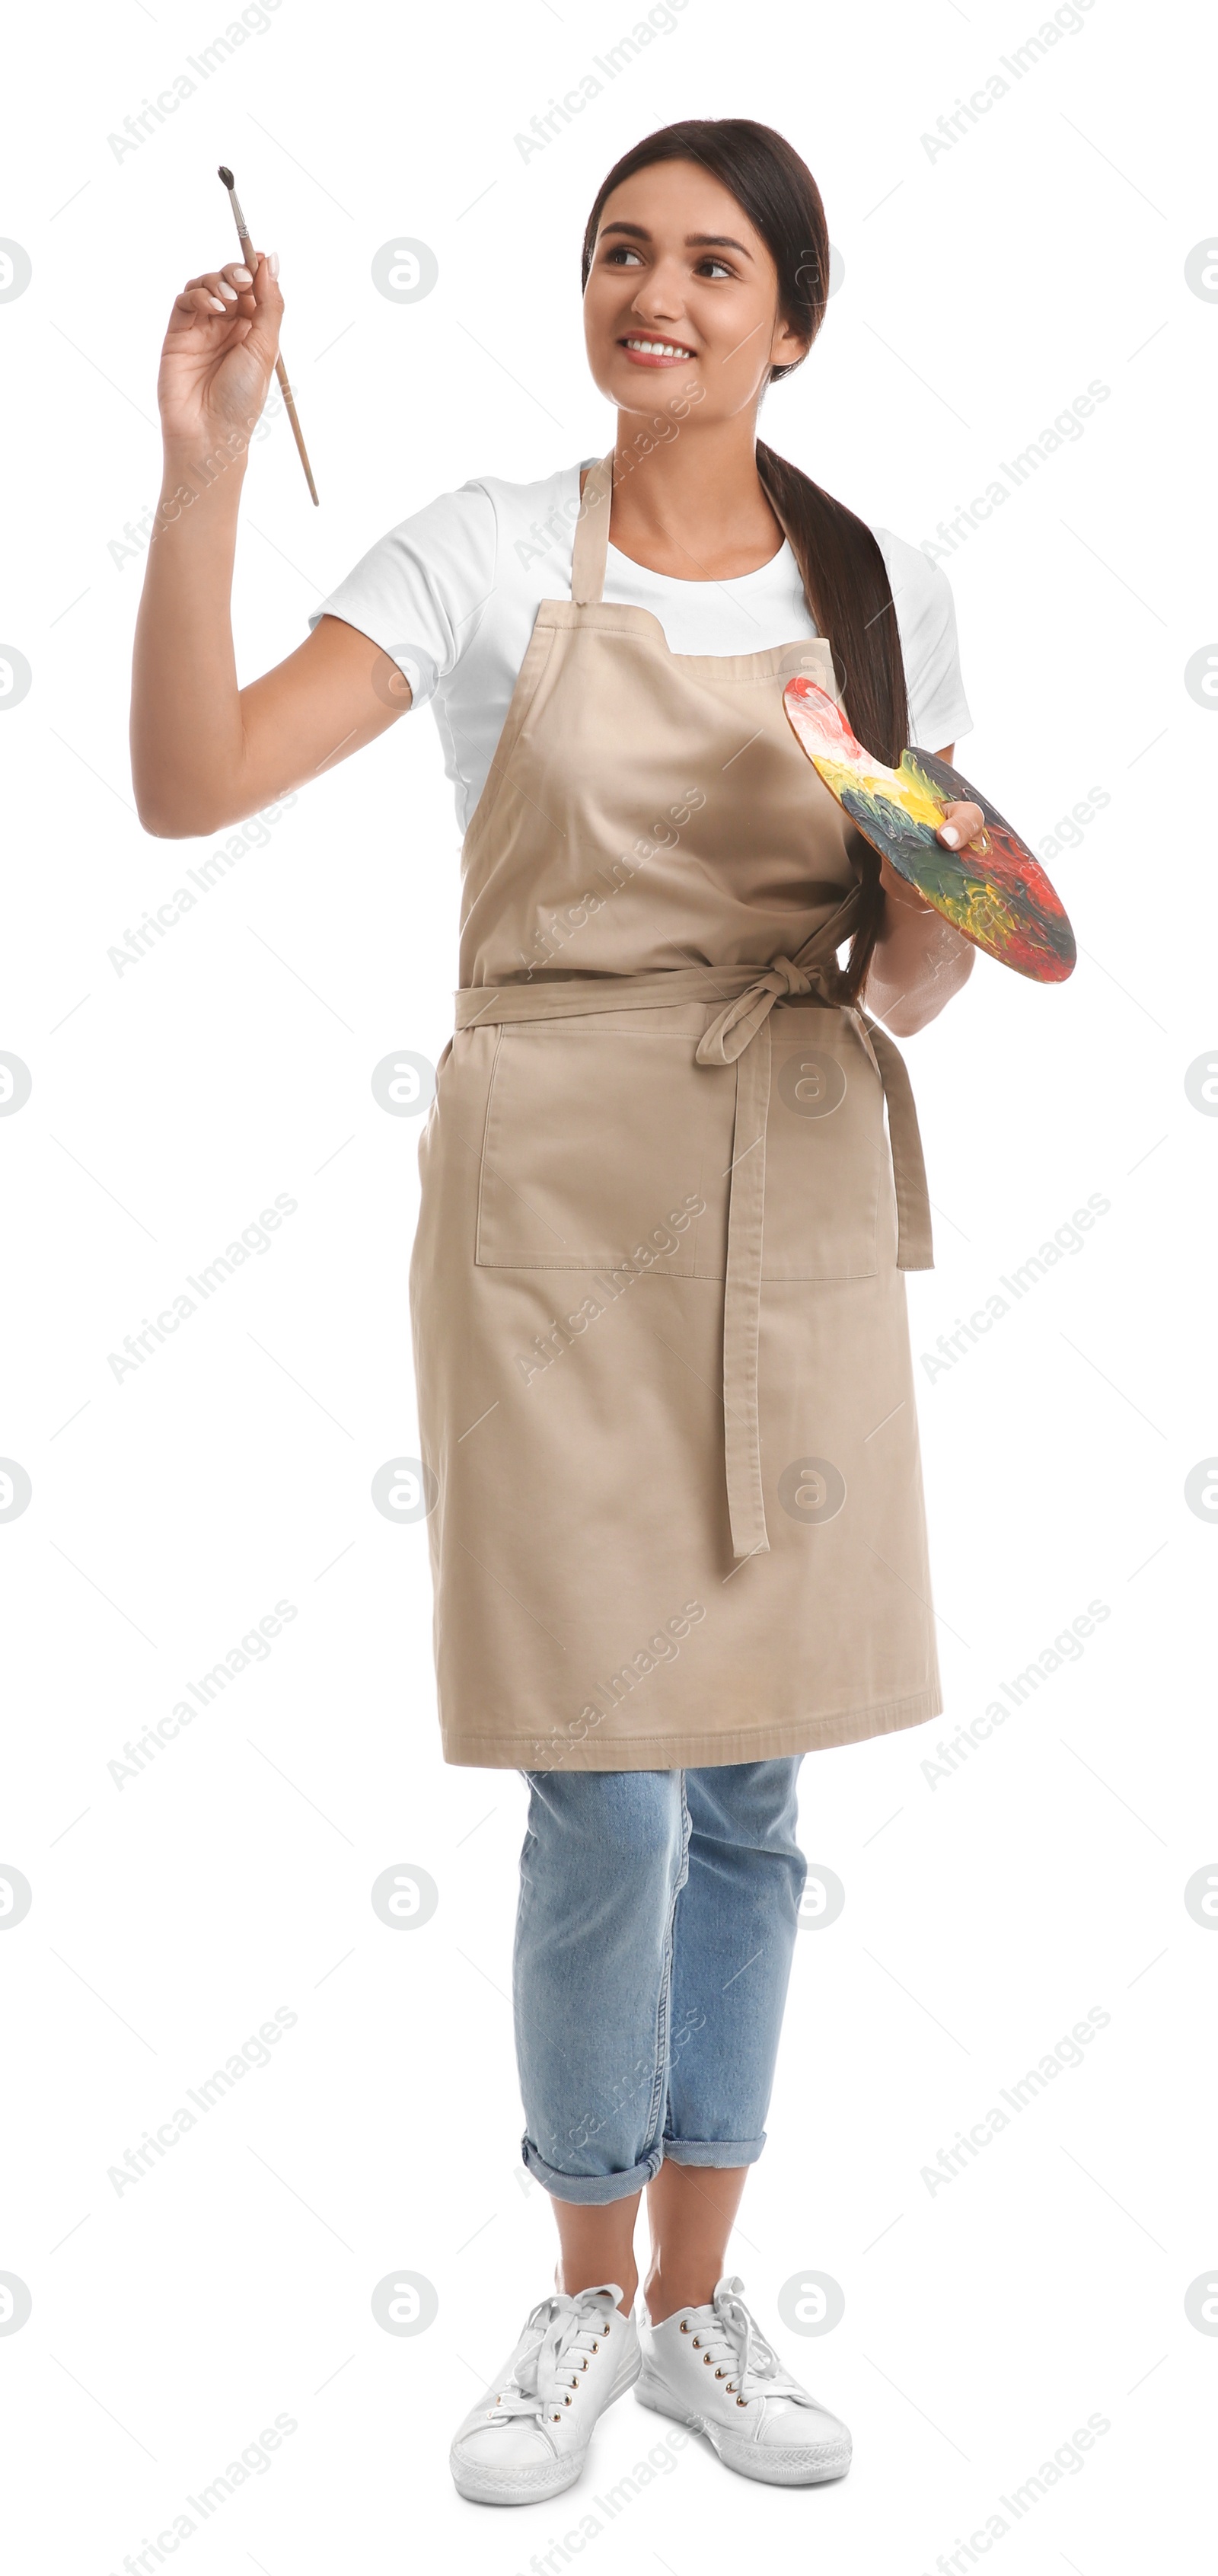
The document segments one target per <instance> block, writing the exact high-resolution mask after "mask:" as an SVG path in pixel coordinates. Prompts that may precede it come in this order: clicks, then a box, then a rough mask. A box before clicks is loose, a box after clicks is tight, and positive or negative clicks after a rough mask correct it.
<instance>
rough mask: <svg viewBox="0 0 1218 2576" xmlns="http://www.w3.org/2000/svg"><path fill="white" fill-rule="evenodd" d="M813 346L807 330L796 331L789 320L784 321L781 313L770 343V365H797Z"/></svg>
mask: <svg viewBox="0 0 1218 2576" xmlns="http://www.w3.org/2000/svg"><path fill="white" fill-rule="evenodd" d="M811 346H812V342H811V340H810V339H809V337H808V334H807V332H806V331H796V330H795V329H794V328H793V327H792V325H791V324H790V323H789V322H784V321H783V319H782V317H781V315H780V316H779V318H778V320H777V322H776V323H775V325H774V338H773V340H772V342H771V345H770V365H771V366H772V367H797V366H798V365H799V362H800V359H801V358H806V357H807V354H808V351H809V349H810V348H811Z"/></svg>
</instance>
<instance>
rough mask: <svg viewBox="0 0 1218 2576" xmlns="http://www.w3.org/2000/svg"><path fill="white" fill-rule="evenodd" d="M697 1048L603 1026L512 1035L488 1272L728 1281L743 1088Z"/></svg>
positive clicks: (501, 1050)
mask: <svg viewBox="0 0 1218 2576" xmlns="http://www.w3.org/2000/svg"><path fill="white" fill-rule="evenodd" d="M648 1016H649V1017H654V1015H652V1014H648ZM696 1045H697V1037H696V1035H693V1036H691V1035H689V1034H687V1033H686V1032H684V1031H682V1032H681V1033H680V1034H677V1033H675V1032H672V1033H669V1032H666V1033H661V1032H659V1031H658V1030H656V1029H655V1028H654V1027H652V1028H647V1029H639V1028H638V1027H637V1026H635V1027H623V1026H621V1024H620V1022H619V1025H618V1026H617V1027H616V1028H613V1029H609V1028H607V1027H606V1025H605V1019H604V1016H602V1017H600V1018H599V1019H590V1020H573V1019H566V1020H549V1021H546V1022H544V1023H541V1024H538V1023H536V1022H532V1023H529V1022H526V1023H524V1024H520V1023H516V1024H509V1025H507V1026H505V1027H503V1028H501V1029H500V1032H499V1042H498V1046H497V1048H496V1052H495V1063H494V1069H493V1072H492V1075H491V1082H490V1091H489V1096H488V1099H487V1109H486V1125H485V1129H484V1132H483V1144H482V1166H481V1173H480V1177H479V1184H478V1234H477V1247H476V1251H475V1260H476V1261H477V1263H478V1265H479V1266H480V1267H481V1268H483V1269H487V1268H490V1269H505V1270H601V1269H623V1268H629V1269H632V1270H635V1271H638V1272H645V1271H648V1270H651V1269H656V1270H659V1271H667V1272H668V1273H669V1274H670V1275H671V1276H675V1277H677V1278H685V1279H690V1278H693V1279H722V1278H723V1276H724V1272H725V1267H726V1254H727V1193H728V1167H729V1165H730V1162H731V1156H732V1129H733V1120H734V1116H735V1104H736V1077H735V1071H734V1069H733V1067H731V1066H730V1065H724V1066H710V1067H707V1066H704V1065H699V1064H697V1063H695V1060H694V1049H695V1047H696Z"/></svg>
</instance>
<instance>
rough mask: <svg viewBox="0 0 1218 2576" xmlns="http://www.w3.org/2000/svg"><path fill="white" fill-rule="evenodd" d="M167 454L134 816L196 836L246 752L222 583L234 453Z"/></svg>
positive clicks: (150, 576) (139, 667)
mask: <svg viewBox="0 0 1218 2576" xmlns="http://www.w3.org/2000/svg"><path fill="white" fill-rule="evenodd" d="M208 463H209V464H210V466H211V467H212V469H213V470H212V476H211V479H210V480H207V479H205V470H204V469H203V468H201V466H200V463H199V460H198V459H197V458H192V457H190V456H188V455H186V454H184V453H183V454H176V455H175V454H174V453H173V451H171V450H170V451H167V453H166V458H165V472H164V480H163V483H162V487H161V498H160V501H159V503H158V507H157V516H156V522H155V527H154V532H153V538H152V543H151V545H150V547H149V551H148V561H147V567H146V570H145V576H144V590H143V596H142V598H141V601H140V610H139V617H138V620H137V622H136V630H135V651H134V658H133V666H132V705H131V770H132V778H133V781H134V785H135V795H136V804H137V806H138V809H139V813H140V818H141V821H142V822H143V823H144V825H145V828H146V829H147V830H148V831H151V832H157V833H161V834H164V835H167V836H170V837H177V836H182V835H186V834H189V833H197V832H206V831H208V830H210V829H212V828H213V826H214V825H215V824H216V823H217V820H218V817H219V815H220V811H221V808H224V807H227V806H228V805H229V804H230V803H231V800H232V796H233V793H234V790H235V786H236V782H237V780H238V778H239V775H240V771H241V764H242V756H243V749H244V731H243V725H242V716H241V702H240V696H239V693H238V688H237V664H236V656H235V653H234V650H233V631H232V613H231V600H232V581H233V560H234V556H235V553H236V544H237V517H238V509H239V504H240V498H241V488H242V484H243V481H244V477H245V463H246V460H245V456H244V454H241V455H237V456H234V457H233V458H231V459H230V460H228V461H227V462H223V461H221V460H220V459H218V458H216V457H215V456H213V457H212V458H210V459H209V460H208Z"/></svg>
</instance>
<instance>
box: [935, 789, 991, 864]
mask: <svg viewBox="0 0 1218 2576" xmlns="http://www.w3.org/2000/svg"><path fill="white" fill-rule="evenodd" d="M935 839H936V840H937V841H943V842H945V843H946V845H947V847H948V849H949V850H959V849H969V850H973V851H974V852H975V853H976V854H977V855H978V857H983V856H984V854H985V852H986V851H987V850H988V849H989V846H990V836H989V833H988V832H987V830H986V828H985V816H984V814H983V813H982V811H981V807H980V806H979V805H974V804H973V803H972V802H971V800H970V799H969V798H967V797H957V798H956V799H955V800H954V801H953V803H952V804H950V805H945V807H944V809H943V821H942V822H941V823H940V825H939V828H938V830H937V832H936V834H935Z"/></svg>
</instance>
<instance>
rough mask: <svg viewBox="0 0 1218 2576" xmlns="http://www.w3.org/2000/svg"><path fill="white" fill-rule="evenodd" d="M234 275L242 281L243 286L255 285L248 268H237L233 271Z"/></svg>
mask: <svg viewBox="0 0 1218 2576" xmlns="http://www.w3.org/2000/svg"><path fill="white" fill-rule="evenodd" d="M233 275H234V277H235V278H237V279H238V280H239V281H240V283H241V285H242V286H252V285H253V283H254V281H253V278H252V277H251V275H250V272H249V270H248V268H235V269H234V270H233Z"/></svg>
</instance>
